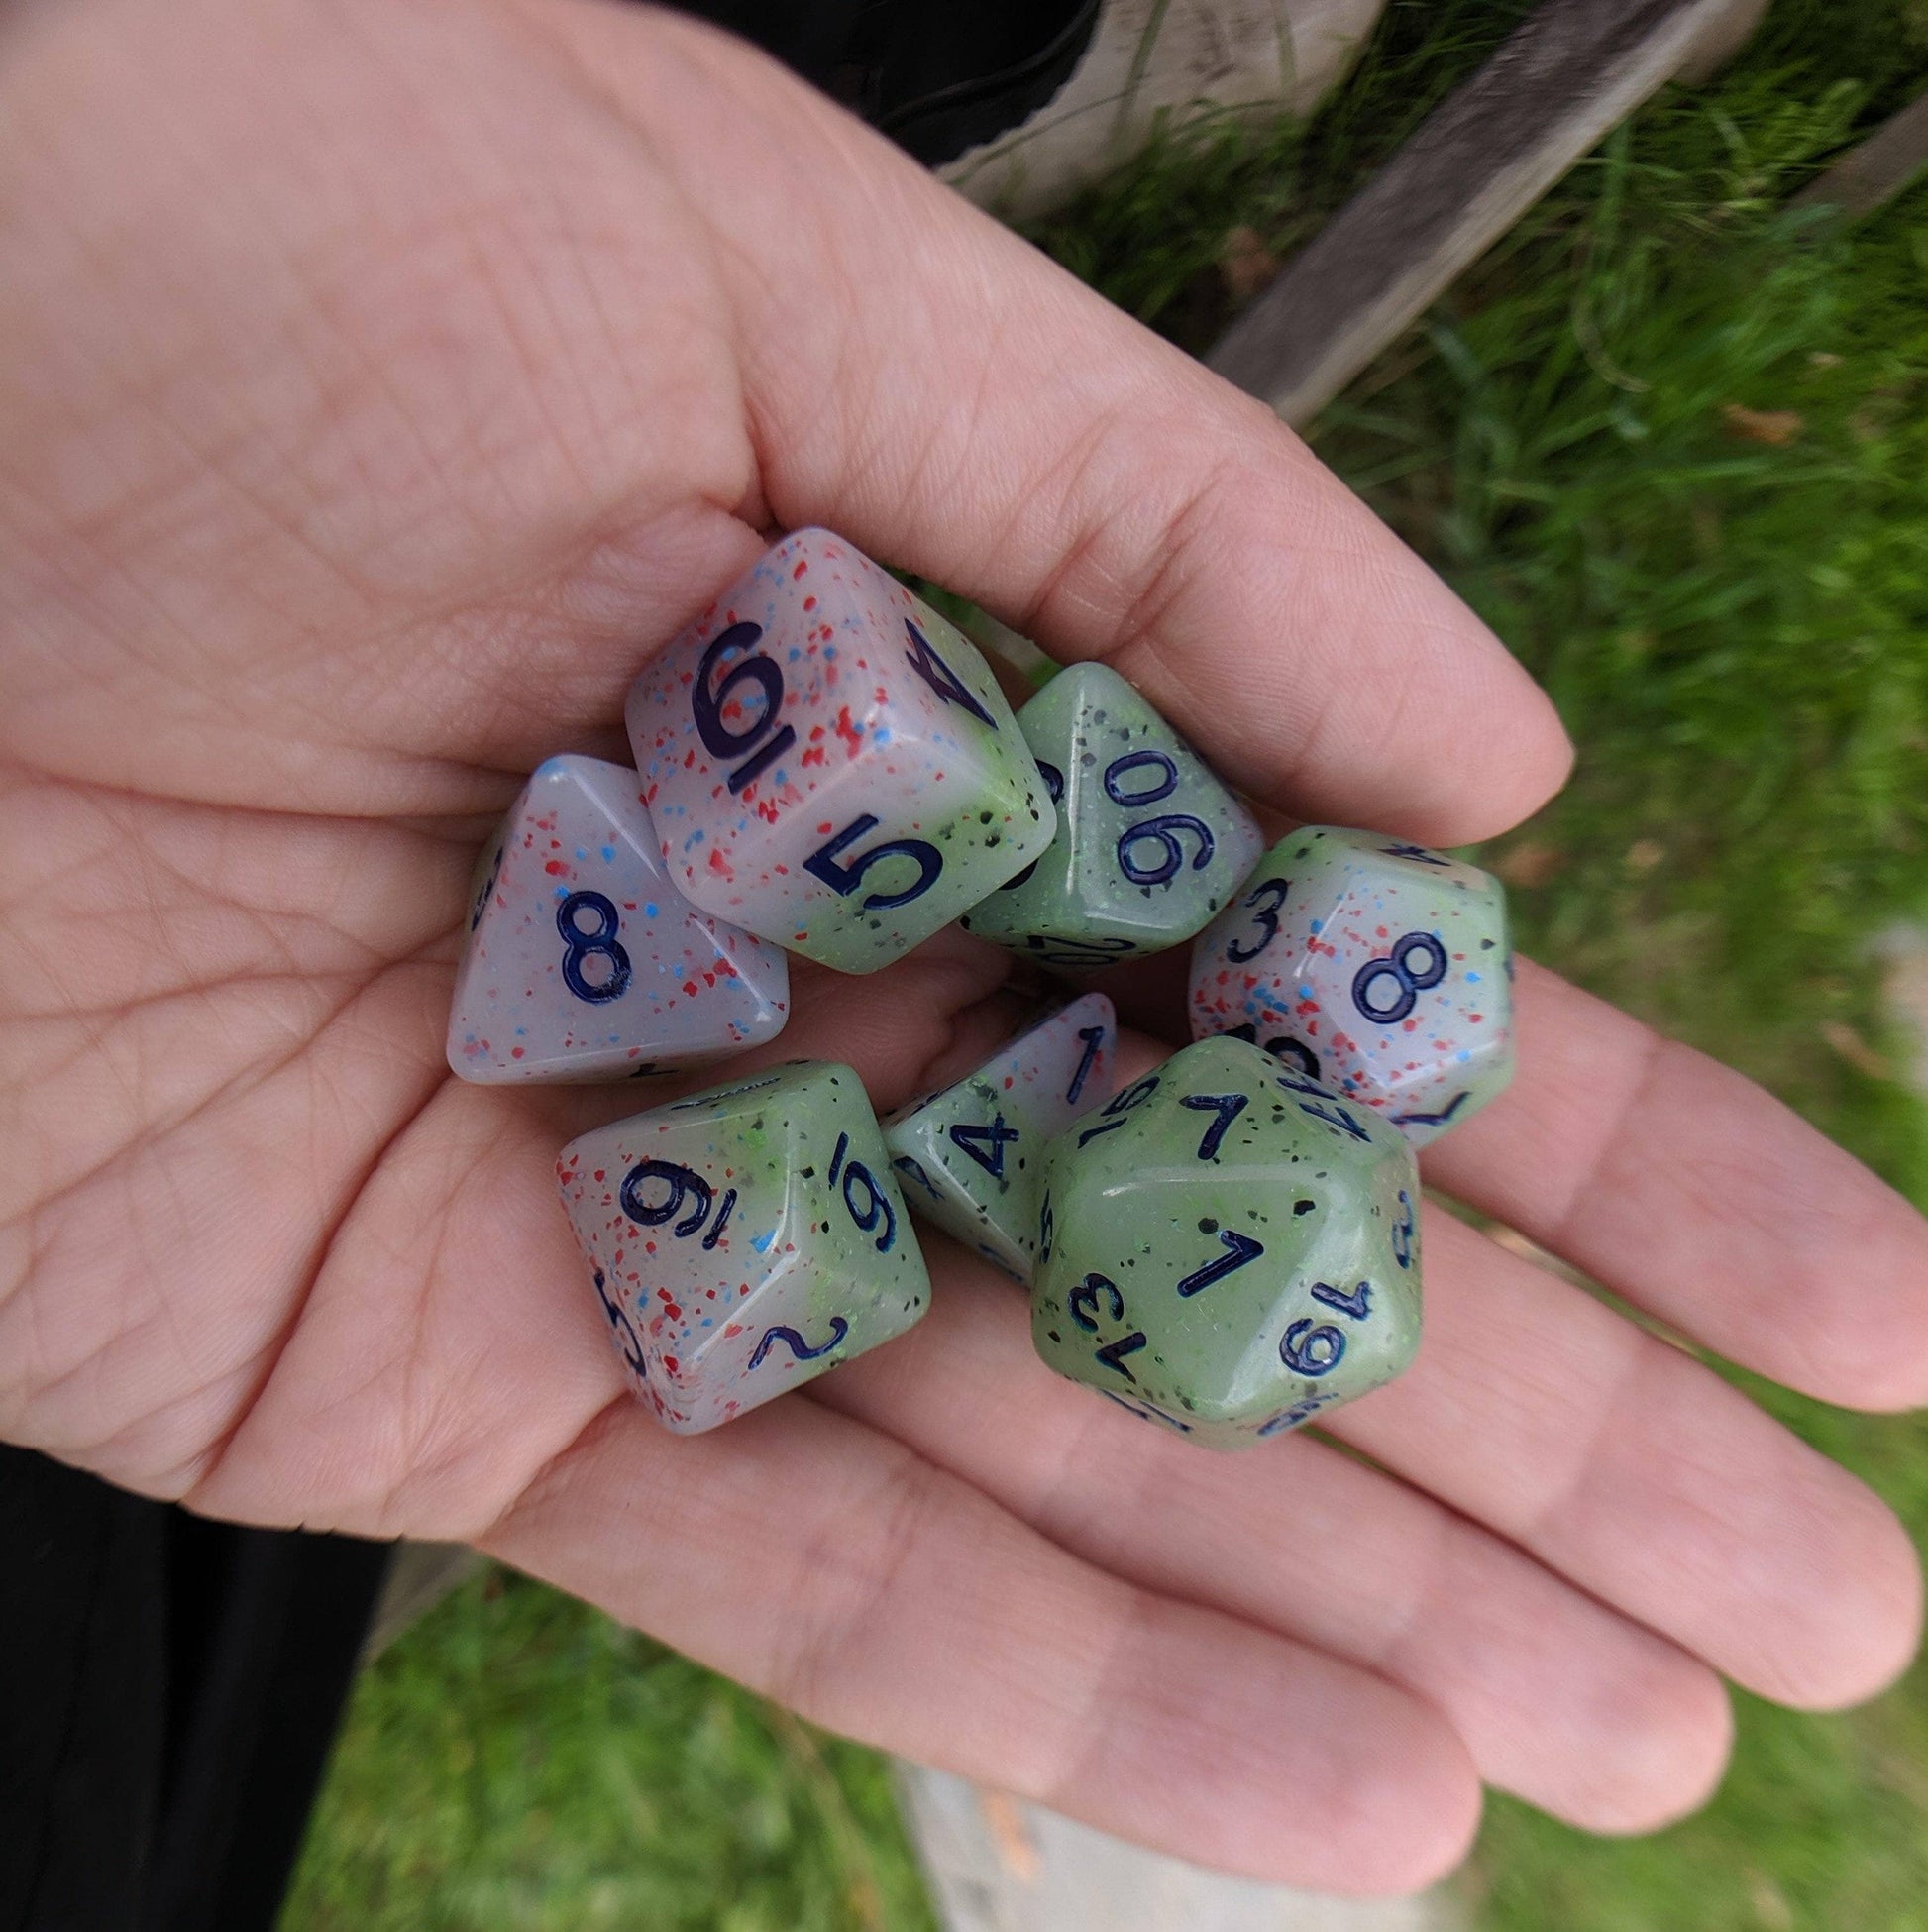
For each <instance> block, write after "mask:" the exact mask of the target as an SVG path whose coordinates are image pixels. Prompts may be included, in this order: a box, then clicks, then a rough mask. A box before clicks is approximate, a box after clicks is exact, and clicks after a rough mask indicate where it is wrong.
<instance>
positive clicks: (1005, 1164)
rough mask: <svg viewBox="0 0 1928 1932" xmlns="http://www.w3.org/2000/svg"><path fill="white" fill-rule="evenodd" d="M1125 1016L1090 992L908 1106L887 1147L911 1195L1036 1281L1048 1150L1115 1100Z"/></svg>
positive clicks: (968, 1241)
mask: <svg viewBox="0 0 1928 1932" xmlns="http://www.w3.org/2000/svg"><path fill="white" fill-rule="evenodd" d="M1117 1045H1118V1016H1117V1015H1116V1014H1115V1013H1114V1012H1113V1011H1112V1003H1111V1002H1110V1001H1109V1000H1108V999H1106V998H1105V996H1104V995H1103V994H1102V993H1087V994H1086V995H1085V996H1084V997H1083V998H1082V999H1078V1000H1073V1001H1072V1002H1071V1004H1070V1005H1069V1006H1066V1007H1061V1008H1060V1009H1059V1010H1058V1011H1057V1012H1056V1013H1054V1014H1053V1015H1051V1017H1050V1018H1049V1019H1048V1020H1043V1021H1042V1022H1041V1023H1040V1024H1038V1025H1035V1026H1032V1027H1029V1028H1027V1029H1026V1030H1025V1031H1024V1032H1021V1033H1019V1034H1018V1036H1017V1037H1016V1038H1015V1039H1013V1040H1011V1041H1009V1042H1008V1043H1007V1044H1006V1045H1005V1046H1004V1047H1002V1048H1001V1049H1000V1050H999V1052H998V1054H997V1055H996V1057H995V1058H993V1059H990V1060H987V1061H986V1062H985V1063H984V1065H983V1066H981V1067H979V1068H978V1070H977V1071H976V1072H975V1073H973V1074H971V1075H970V1076H969V1077H968V1078H967V1079H964V1080H960V1081H958V1082H957V1084H956V1085H955V1086H951V1087H946V1088H945V1089H944V1090H943V1091H942V1092H941V1093H936V1094H928V1095H926V1096H925V1097H924V1098H923V1099H922V1100H918V1101H912V1102H911V1104H910V1106H909V1107H905V1108H900V1109H899V1111H898V1112H897V1113H895V1114H893V1115H892V1116H891V1117H890V1119H889V1120H887V1121H886V1122H885V1123H884V1144H885V1145H886V1146H887V1147H889V1148H890V1150H891V1157H892V1160H893V1161H894V1163H895V1164H896V1167H897V1170H898V1172H899V1173H900V1174H902V1175H903V1176H904V1183H905V1198H906V1199H907V1200H908V1201H909V1202H910V1205H911V1207H912V1208H914V1209H915V1210H916V1212H917V1213H919V1214H921V1215H923V1216H924V1217H926V1218H927V1219H928V1220H930V1221H933V1222H935V1223H936V1224H937V1226H938V1227H939V1228H941V1229H943V1231H944V1232H945V1233H946V1234H951V1235H954V1236H955V1237H956V1238H957V1239H958V1240H960V1241H962V1242H964V1243H965V1245H966V1246H968V1247H975V1248H976V1249H977V1251H978V1252H979V1253H980V1254H982V1255H983V1256H984V1257H985V1259H986V1260H988V1261H990V1262H993V1263H994V1264H995V1265H996V1266H998V1267H1000V1268H1002V1269H1004V1271H1005V1272H1006V1273H1007V1274H1008V1275H1011V1276H1012V1277H1013V1278H1014V1279H1016V1280H1018V1281H1023V1282H1028V1281H1029V1280H1030V1276H1031V1262H1032V1259H1033V1258H1034V1257H1035V1255H1036V1253H1037V1203H1038V1188H1039V1185H1040V1175H1041V1171H1042V1166H1043V1154H1044V1149H1045V1147H1046V1146H1047V1145H1048V1143H1049V1142H1050V1141H1051V1140H1052V1138H1053V1137H1054V1136H1056V1135H1057V1134H1059V1133H1062V1132H1063V1131H1064V1129H1065V1128H1066V1127H1069V1126H1070V1125H1071V1123H1072V1122H1073V1121H1075V1120H1077V1119H1078V1118H1079V1117H1080V1116H1082V1115H1085V1114H1088V1113H1090V1112H1091V1110H1092V1109H1093V1108H1094V1107H1096V1106H1098V1105H1099V1104H1100V1103H1101V1102H1102V1101H1105V1100H1109V1099H1110V1098H1111V1092H1112V1088H1111V1074H1112V1060H1113V1056H1114V1053H1115V1051H1116V1049H1117Z"/></svg>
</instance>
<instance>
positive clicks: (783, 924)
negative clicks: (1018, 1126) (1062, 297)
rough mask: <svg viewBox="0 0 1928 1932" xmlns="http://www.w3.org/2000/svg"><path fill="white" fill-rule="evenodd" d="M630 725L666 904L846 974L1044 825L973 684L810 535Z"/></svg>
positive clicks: (733, 601)
mask: <svg viewBox="0 0 1928 1932" xmlns="http://www.w3.org/2000/svg"><path fill="white" fill-rule="evenodd" d="M628 721H629V737H630V743H631V744H632V745H633V747H634V748H635V753H636V762H637V766H638V769H639V770H640V771H641V773H642V775H643V780H644V791H643V796H644V798H645V799H646V800H647V802H648V804H649V807H650V810H651V813H652V814H653V816H654V817H655V820H656V828H657V832H658V834H659V836H660V837H661V839H662V849H663V857H664V860H665V862H666V863H667V864H669V865H670V866H671V867H673V868H674V871H675V876H676V878H677V881H678V883H679V884H680V885H681V886H682V887H683V890H684V891H685V892H686V893H688V894H689V896H690V897H691V898H692V899H693V900H695V901H696V904H697V905H698V906H702V907H706V908H707V909H708V910H709V911H710V912H714V913H716V914H717V915H718V916H719V917H722V918H727V919H733V920H735V921H736V922H737V923H738V924H741V925H744V926H747V927H748V928H749V929H750V930H751V931H752V932H758V933H761V934H762V935H763V936H764V937H765V938H766V939H774V940H776V941H777V942H779V943H780V944H782V945H785V946H788V947H790V948H791V949H792V950H793V951H796V952H801V953H803V954H805V955H806V956H807V957H809V958H811V959H815V960H820V961H821V962H822V963H823V964H824V965H826V966H834V967H836V968H838V969H839V970H840V971H842V972H846V973H868V972H872V971H874V970H875V969H876V968H878V967H879V966H884V965H887V964H888V963H889V962H890V961H891V960H893V959H895V958H897V957H898V955H899V954H900V953H903V952H905V951H907V950H908V949H909V948H910V947H911V946H913V945H915V944H916V943H917V942H918V941H919V940H920V939H925V938H928V937H929V935H930V934H931V933H933V932H935V931H936V930H937V928H938V927H939V926H941V925H945V924H947V923H948V922H949V921H950V920H952V919H954V918H955V917H956V916H957V915H958V913H960V912H964V911H965V910H966V909H967V908H969V907H971V906H973V905H975V904H976V903H977V901H979V900H980V899H982V898H983V897H984V896H985V894H987V893H989V892H993V891H995V890H996V889H997V888H998V887H999V886H1001V885H1002V884H1003V883H1004V882H1005V881H1006V880H1007V879H1009V878H1010V877H1011V875H1012V874H1013V873H1014V872H1017V871H1018V870H1019V869H1020V868H1021V867H1023V866H1024V865H1026V864H1028V863H1029V861H1030V860H1032V859H1034V858H1036V857H1037V855H1038V854H1039V853H1040V852H1042V851H1043V850H1044V848H1045V847H1046V846H1047V845H1049V844H1050V842H1051V834H1052V831H1053V830H1054V829H1055V827H1056V822H1057V819H1056V813H1055V812H1054V810H1053V809H1052V805H1051V801H1050V799H1049V797H1048V796H1047V794H1046V793H1045V790H1044V786H1043V781H1042V780H1041V779H1040V778H1039V776H1038V772H1037V767H1036V766H1035V764H1033V763H1032V761H1031V756H1030V753H1029V751H1028V750H1026V749H1025V745H1024V740H1023V737H1022V735H1021V734H1020V733H1019V731H1018V726H1017V723H1016V721H1015V720H1014V719H1013V717H1012V715H1011V707H1010V705H1009V704H1007V703H1006V702H1005V699H1004V695H1003V694H1002V693H1001V692H1000V691H999V689H998V682H997V679H996V678H995V677H993V676H992V673H991V670H990V667H989V666H988V665H986V663H985V662H984V660H983V659H982V658H981V657H980V656H979V655H978V654H977V652H976V651H975V650H974V649H973V648H972V647H971V645H970V644H969V642H968V641H967V640H966V639H965V638H964V636H963V635H962V633H961V632H959V631H957V630H956V629H954V628H953V627H952V626H951V625H950V624H948V623H946V622H945V621H944V619H943V618H942V617H940V616H938V614H937V613H936V612H935V611H934V610H932V609H931V608H930V607H929V605H928V604H925V603H923V602H921V601H920V600H919V599H918V598H916V597H914V596H912V595H911V593H910V591H909V590H906V589H905V588H904V587H903V585H901V584H899V583H898V582H897V581H896V580H895V579H894V578H892V577H891V576H890V575H889V573H888V572H885V571H883V570H880V569H879V568H878V567H877V565H875V564H873V563H872V562H871V561H870V560H869V559H868V558H866V557H864V556H863V555H861V554H860V553H859V552H858V551H856V550H854V549H852V548H851V546H850V545H849V544H847V543H845V542H843V541H842V539H841V538H838V537H834V536H832V535H831V534H830V533H829V532H828V531H827V530H803V531H800V532H799V533H798V534H797V535H795V536H792V537H786V538H785V539H784V541H783V542H782V543H780V544H778V545H777V546H776V548H775V549H774V550H772V551H770V552H769V553H768V554H767V555H766V556H765V557H764V558H763V559H762V561H761V562H760V563H758V564H757V565H756V567H755V568H754V569H753V570H751V571H750V572H749V574H748V575H747V576H746V577H744V578H742V579H740V580H739V581H738V582H737V583H735V584H733V585H732V586H731V587H730V588H729V590H726V591H724V593H723V594H722V596H720V597H719V598H718V599H717V600H716V602H715V603H714V604H712V605H711V606H710V608H709V609H708V610H707V611H705V612H704V613H703V615H702V617H701V618H699V619H698V620H697V622H696V624H694V625H693V626H692V627H691V628H690V629H688V630H687V631H685V632H684V633H683V634H682V635H681V636H680V637H679V638H677V639H676V641H675V642H674V643H672V644H671V645H670V647H669V648H668V649H667V650H666V651H664V652H663V654H662V655H661V656H660V657H659V658H657V659H656V660H655V661H654V662H653V663H652V664H651V665H650V666H649V667H648V668H647V669H646V670H645V671H644V672H643V674H642V676H641V677H640V678H638V679H637V680H636V683H635V686H634V687H633V689H632V690H631V692H630V696H629V711H628Z"/></svg>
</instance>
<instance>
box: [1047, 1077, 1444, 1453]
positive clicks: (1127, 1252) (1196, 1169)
mask: <svg viewBox="0 0 1928 1932" xmlns="http://www.w3.org/2000/svg"><path fill="white" fill-rule="evenodd" d="M1044 1185H1045V1193H1044V1204H1043V1207H1042V1210H1041V1213H1040V1222H1041V1227H1040V1241H1039V1247H1038V1255H1037V1268H1036V1271H1035V1273H1034V1274H1033V1276H1032V1287H1031V1337H1032V1340H1033V1341H1034V1342H1035V1343H1036V1344H1037V1351H1038V1353H1039V1354H1040V1355H1042V1356H1043V1358H1044V1359H1045V1361H1047V1362H1048V1363H1049V1364H1050V1365H1051V1366H1052V1367H1053V1368H1055V1369H1056V1370H1057V1371H1058V1373H1059V1374H1061V1375H1068V1376H1070V1377H1071V1379H1072V1380H1073V1381H1076V1382H1084V1383H1087V1384H1089V1385H1090V1386H1091V1387H1093V1388H1095V1389H1098V1390H1100V1391H1101V1392H1102V1393H1104V1394H1106V1395H1108V1396H1110V1397H1112V1398H1113V1399H1114V1400H1115V1401H1120V1402H1123V1403H1124V1404H1125V1406H1126V1407H1127V1408H1129V1409H1131V1410H1133V1411H1134V1412H1135V1413H1136V1414H1138V1415H1141V1416H1143V1417H1145V1418H1146V1419H1148V1420H1152V1421H1157V1422H1161V1423H1164V1424H1165V1425H1167V1426H1168V1427H1170V1428H1172V1429H1175V1430H1177V1431H1179V1432H1180V1433H1181V1434H1183V1435H1185V1436H1187V1437H1189V1438H1191V1439H1192V1440H1194V1441H1196V1442H1200V1443H1205V1444H1207V1445H1209V1446H1211V1447H1213V1448H1216V1449H1238V1448H1241V1447H1243V1446H1244V1445H1246V1444H1248V1443H1251V1442H1256V1441H1258V1440H1259V1439H1260V1438H1262V1437H1266V1436H1273V1435H1277V1434H1278V1433H1279V1432H1280V1431H1282V1430H1287V1429H1292V1428H1295V1427H1296V1426H1297V1425H1298V1424H1300V1423H1302V1422H1305V1421H1306V1420H1308V1419H1309V1418H1310V1417H1312V1416H1314V1415H1317V1414H1319V1413H1320V1412H1321V1411H1322V1410H1325V1409H1330V1408H1333V1407H1335V1406H1337V1405H1338V1404H1339V1403H1341V1402H1346V1401H1349V1400H1351V1399H1352V1398H1353V1397H1355V1396H1360V1395H1364V1394H1365V1393H1366V1392H1367V1391H1368V1390H1370V1389H1375V1388H1378V1387H1379V1386H1380V1385H1381V1384H1382V1383H1384V1382H1388V1381H1390V1380H1391V1379H1392V1378H1393V1377H1394V1376H1395V1375H1397V1374H1398V1373H1399V1372H1400V1371H1401V1370H1402V1369H1403V1368H1405V1367H1406V1365H1407V1364H1408V1363H1409V1362H1410V1361H1411V1360H1412V1358H1413V1355H1414V1353H1415V1351H1416V1350H1417V1349H1418V1346H1419V1334H1420V1275H1419V1225H1418V1213H1417V1208H1418V1202H1419V1174H1418V1169H1417V1167H1416V1165H1415V1163H1414V1159H1413V1151H1412V1148H1411V1146H1410V1145H1409V1144H1408V1142H1407V1141H1406V1140H1405V1139H1404V1138H1403V1137H1402V1136H1401V1135H1400V1134H1399V1133H1397V1132H1396V1131H1395V1130H1394V1129H1393V1128H1392V1127H1388V1126H1387V1125H1386V1123H1385V1122H1383V1121H1381V1120H1379V1119H1378V1118H1377V1117H1376V1116H1374V1115H1372V1114H1370V1113H1368V1112H1366V1111H1365V1110H1364V1109H1362V1108H1354V1107H1352V1106H1350V1105H1349V1104H1347V1103H1346V1102H1344V1101H1342V1100H1340V1099H1339V1097H1338V1096H1337V1095H1335V1094H1333V1093H1331V1092H1329V1091H1328V1090H1327V1089H1326V1088H1324V1087H1321V1086H1319V1085H1317V1084H1316V1083H1314V1082H1313V1081H1310V1080H1307V1079H1306V1078H1305V1077H1304V1076H1303V1075H1301V1074H1299V1073H1298V1072H1297V1071H1295V1070H1293V1069H1291V1068H1286V1067H1281V1066H1280V1065H1279V1063H1278V1062H1277V1061H1276V1060H1274V1059H1272V1058H1271V1057H1270V1056H1269V1055H1267V1054H1265V1053H1263V1052H1261V1051H1260V1050H1259V1049H1258V1048H1257V1047H1255V1046H1248V1045H1246V1044H1245V1043H1244V1042H1243V1041H1242V1040H1229V1039H1215V1040H1205V1041H1202V1042H1200V1043H1199V1044H1198V1045H1196V1046H1188V1047H1187V1048H1186V1049H1185V1050H1184V1051H1183V1052H1182V1053H1178V1054H1176V1055H1174V1056H1173V1057H1172V1058H1171V1059H1169V1060H1167V1061H1166V1062H1165V1064H1164V1065H1163V1066H1162V1067H1160V1068H1159V1069H1158V1070H1157V1072H1155V1073H1151V1074H1147V1075H1146V1076H1145V1077H1144V1078H1143V1079H1142V1080H1140V1081H1138V1082H1137V1083H1136V1084H1135V1085H1133V1086H1130V1087H1127V1088H1125V1091H1124V1092H1123V1093H1121V1094H1119V1095H1118V1096H1117V1097H1116V1098H1115V1099H1113V1100H1112V1101H1111V1102H1110V1103H1109V1104H1108V1105H1107V1106H1106V1107H1105V1108H1104V1109H1103V1111H1102V1112H1100V1113H1099V1114H1098V1115H1097V1116H1096V1117H1094V1118H1093V1119H1091V1120H1089V1121H1087V1122H1085V1123H1084V1124H1083V1125H1081V1126H1078V1127H1071V1128H1069V1129H1068V1130H1067V1131H1066V1132H1064V1133H1062V1134H1060V1135H1059V1136H1058V1138H1057V1139H1056V1140H1054V1141H1053V1142H1052V1143H1051V1147H1050V1150H1049V1151H1048V1153H1047V1154H1046V1156H1045V1165H1044Z"/></svg>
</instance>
